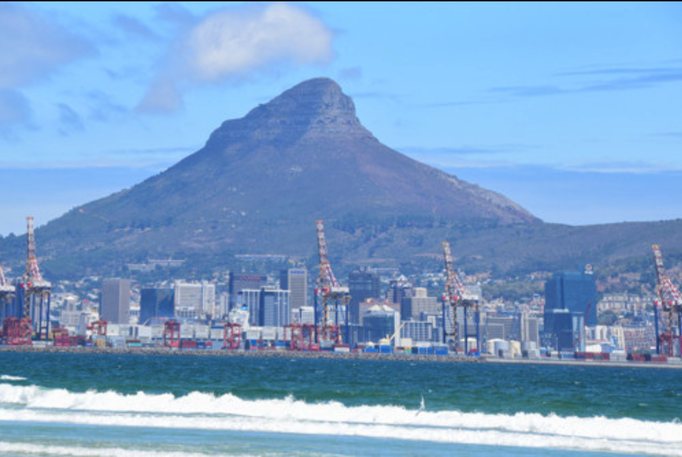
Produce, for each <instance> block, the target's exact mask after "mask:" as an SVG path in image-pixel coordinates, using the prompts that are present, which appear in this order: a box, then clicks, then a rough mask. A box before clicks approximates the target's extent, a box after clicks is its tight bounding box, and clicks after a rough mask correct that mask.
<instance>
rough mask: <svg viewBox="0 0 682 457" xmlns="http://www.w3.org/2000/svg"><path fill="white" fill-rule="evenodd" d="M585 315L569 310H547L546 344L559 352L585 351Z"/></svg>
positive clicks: (545, 316) (545, 325)
mask: <svg viewBox="0 0 682 457" xmlns="http://www.w3.org/2000/svg"><path fill="white" fill-rule="evenodd" d="M584 318H585V314H584V313H579V312H578V313H572V312H571V311H569V310H568V309H545V314H544V320H545V323H544V336H545V342H546V344H547V345H549V346H550V347H552V348H554V349H556V350H558V351H568V352H572V351H584V350H585V332H584V330H585V326H584Z"/></svg>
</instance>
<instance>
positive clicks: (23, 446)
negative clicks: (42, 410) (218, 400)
mask: <svg viewBox="0 0 682 457" xmlns="http://www.w3.org/2000/svg"><path fill="white" fill-rule="evenodd" d="M0 450H2V452H3V453H10V452H11V453H15V454H20V455H40V456H44V455H54V456H59V455H65V456H72V457H81V456H82V457H129V456H130V455H135V456H136V457H166V456H167V457H174V456H178V457H206V454H188V453H184V452H168V451H164V452H156V451H142V450H139V449H124V448H92V447H87V448H86V447H75V446H51V445H41V444H29V443H12V442H7V441H4V442H3V441H0Z"/></svg>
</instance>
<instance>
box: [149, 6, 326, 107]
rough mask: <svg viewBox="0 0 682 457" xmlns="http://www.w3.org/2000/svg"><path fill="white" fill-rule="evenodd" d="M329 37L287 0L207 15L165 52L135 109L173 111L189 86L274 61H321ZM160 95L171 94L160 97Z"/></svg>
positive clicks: (217, 80)
mask: <svg viewBox="0 0 682 457" xmlns="http://www.w3.org/2000/svg"><path fill="white" fill-rule="evenodd" d="M333 38H334V34H333V33H332V31H331V30H330V29H329V28H328V27H327V26H326V25H325V24H324V23H323V22H322V21H321V20H320V19H318V18H316V17H315V16H314V15H312V14H311V13H309V12H308V11H306V10H305V9H303V8H301V7H299V6H295V5H290V4H286V3H276V4H270V5H266V6H261V5H257V6H252V5H248V6H246V7H240V8H229V9H224V10H220V11H217V12H214V13H211V14H209V15H207V16H206V17H204V18H202V19H200V20H198V21H197V22H195V23H194V25H192V26H191V27H190V28H189V29H188V30H186V31H185V33H183V34H182V35H181V36H180V37H179V39H178V40H177V42H176V45H175V46H173V47H172V49H171V50H169V52H168V58H167V59H166V61H164V62H163V63H162V64H161V65H159V70H158V75H157V77H156V79H155V82H154V83H153V84H152V86H151V87H150V89H149V91H148V93H147V94H146V95H145V96H144V98H143V100H142V102H141V103H140V105H139V107H138V108H139V109H140V110H142V111H156V112H158V111H174V110H176V109H178V108H179V107H181V106H182V101H181V100H178V98H177V97H179V94H180V92H181V89H186V88H187V86H188V85H192V84H207V83H208V84H219V83H222V82H224V81H226V80H230V79H234V78H243V77H246V76H248V75H250V74H253V73H254V72H265V71H268V70H269V69H271V68H272V67H273V66H277V65H279V64H292V65H309V64H324V63H326V62H328V61H329V60H331V58H332V57H333V52H332V40H333ZM164 94H165V95H164ZM165 96H168V97H170V98H169V99H168V100H164V97H165Z"/></svg>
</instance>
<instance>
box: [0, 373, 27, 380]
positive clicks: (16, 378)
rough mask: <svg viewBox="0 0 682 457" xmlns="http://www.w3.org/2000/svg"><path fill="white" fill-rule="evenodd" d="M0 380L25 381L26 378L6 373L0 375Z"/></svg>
mask: <svg viewBox="0 0 682 457" xmlns="http://www.w3.org/2000/svg"><path fill="white" fill-rule="evenodd" d="M0 381H26V378H22V377H21V376H11V375H8V374H3V375H0Z"/></svg>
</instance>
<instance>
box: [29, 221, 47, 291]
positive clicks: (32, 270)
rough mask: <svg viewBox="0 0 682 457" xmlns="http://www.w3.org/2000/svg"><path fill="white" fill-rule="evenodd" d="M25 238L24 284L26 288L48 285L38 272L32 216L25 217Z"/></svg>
mask: <svg viewBox="0 0 682 457" xmlns="http://www.w3.org/2000/svg"><path fill="white" fill-rule="evenodd" d="M26 226H27V230H26V238H27V245H28V246H27V248H28V256H27V258H26V272H25V273H24V277H23V280H24V284H25V285H26V288H27V289H31V288H34V287H50V285H51V284H50V283H49V282H47V281H45V280H43V276H42V275H41V274H40V268H38V259H37V258H36V240H35V235H34V233H33V216H27V217H26Z"/></svg>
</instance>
